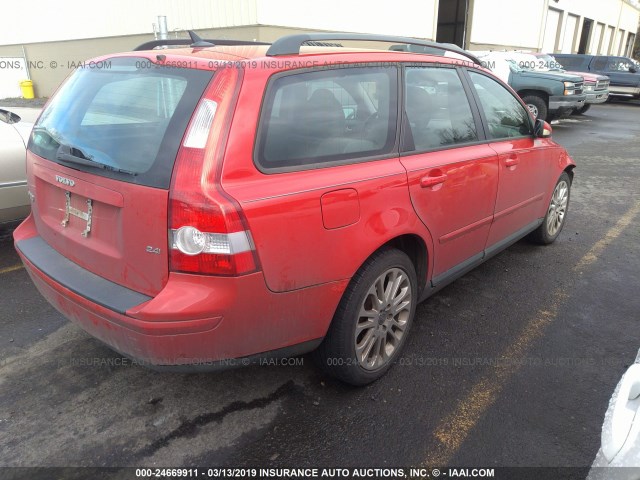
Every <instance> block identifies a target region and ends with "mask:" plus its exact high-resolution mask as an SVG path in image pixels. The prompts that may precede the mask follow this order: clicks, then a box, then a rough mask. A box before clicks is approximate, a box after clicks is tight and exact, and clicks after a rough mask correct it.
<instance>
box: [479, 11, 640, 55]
mask: <svg viewBox="0 0 640 480" xmlns="http://www.w3.org/2000/svg"><path fill="white" fill-rule="evenodd" d="M472 5H473V16H472V18H473V21H472V25H471V34H470V36H469V39H470V45H469V47H470V48H471V49H474V48H475V49H481V50H485V49H487V48H491V47H492V46H495V48H496V49H499V48H517V49H523V50H527V49H529V50H542V51H546V52H554V51H555V52H562V53H575V52H577V49H578V45H579V42H580V35H581V32H582V26H583V21H584V19H585V18H588V19H590V20H592V21H593V26H592V31H591V36H590V41H589V43H588V46H587V52H586V53H593V54H597V53H602V54H607V53H609V52H612V53H617V49H618V47H619V46H620V42H622V50H624V48H625V46H626V38H627V35H628V32H632V33H635V32H636V31H637V29H638V19H639V17H640V12H639V11H638V9H637V8H635V7H633V6H632V5H630V4H629V3H627V2H626V1H625V0H558V1H555V0H553V1H551V0H474V1H473V4H472ZM558 16H559V17H560V22H559V23H558ZM621 31H622V32H624V39H622V38H621V36H620V35H621V33H620V32H621ZM612 35H613V36H612ZM612 39H613V41H612Z"/></svg>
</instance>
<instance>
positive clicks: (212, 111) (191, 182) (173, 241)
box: [169, 68, 259, 275]
mask: <svg viewBox="0 0 640 480" xmlns="http://www.w3.org/2000/svg"><path fill="white" fill-rule="evenodd" d="M239 75H240V72H239V70H238V69H235V68H225V69H222V70H221V71H218V72H217V73H216V74H215V76H214V78H213V80H212V82H211V84H210V85H209V87H208V88H207V91H206V92H205V94H204V96H203V98H202V99H201V100H200V103H199V104H198V107H197V109H196V113H195V114H194V116H193V118H192V119H191V122H190V123H189V127H188V128H187V131H186V133H185V137H184V139H183V141H182V146H181V147H180V150H179V151H178V156H177V158H176V164H175V167H174V170H173V178H172V180H171V191H170V193H169V246H170V258H169V269H170V270H171V271H174V272H188V273H198V274H207V275H242V274H246V273H251V272H255V271H256V270H258V269H259V263H258V257H257V255H256V252H255V247H254V244H253V240H252V239H251V234H250V232H249V229H248V227H247V222H246V220H245V218H244V215H243V213H242V209H241V208H240V205H239V204H238V202H237V201H235V200H234V199H233V198H231V197H230V196H229V195H228V194H227V193H226V192H225V191H224V190H223V189H222V186H221V185H220V174H221V168H220V167H221V165H222V158H223V156H224V151H225V147H226V143H227V136H228V134H229V126H230V123H231V118H232V116H233V108H232V107H233V105H234V104H235V97H236V96H237V90H238V87H239V84H240V82H239Z"/></svg>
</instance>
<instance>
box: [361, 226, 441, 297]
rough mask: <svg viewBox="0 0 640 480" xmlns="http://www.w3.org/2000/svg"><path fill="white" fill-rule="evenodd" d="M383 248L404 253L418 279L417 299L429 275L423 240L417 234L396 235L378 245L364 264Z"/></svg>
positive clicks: (428, 256) (426, 251) (427, 258)
mask: <svg viewBox="0 0 640 480" xmlns="http://www.w3.org/2000/svg"><path fill="white" fill-rule="evenodd" d="M385 248H395V249H397V250H400V251H401V252H403V253H405V254H406V255H407V256H408V257H409V259H410V260H411V263H413V266H414V268H415V269H416V277H417V278H418V298H419V297H420V295H422V292H423V290H424V288H425V286H426V284H427V274H428V273H429V263H428V262H429V260H430V258H431V257H430V254H429V250H428V248H427V244H426V242H425V241H424V239H423V238H422V237H421V236H420V235H417V234H412V233H407V234H403V235H398V236H397V237H394V238H392V239H390V240H388V241H387V242H385V243H384V244H382V245H380V247H378V248H377V249H376V250H375V251H374V252H372V253H371V255H369V257H367V258H366V259H365V261H364V262H363V263H362V264H363V265H364V263H365V262H366V261H367V260H368V259H369V258H371V257H372V256H373V255H375V254H376V253H377V252H379V251H380V250H383V249H385Z"/></svg>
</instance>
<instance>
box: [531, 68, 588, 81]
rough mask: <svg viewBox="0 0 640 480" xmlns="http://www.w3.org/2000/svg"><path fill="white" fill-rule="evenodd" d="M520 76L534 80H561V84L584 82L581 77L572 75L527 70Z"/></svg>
mask: <svg viewBox="0 0 640 480" xmlns="http://www.w3.org/2000/svg"><path fill="white" fill-rule="evenodd" d="M520 75H524V76H526V77H533V78H546V79H549V80H559V81H561V82H582V81H583V79H582V77H581V76H580V75H572V74H568V73H565V72H540V71H530V70H526V71H524V72H520Z"/></svg>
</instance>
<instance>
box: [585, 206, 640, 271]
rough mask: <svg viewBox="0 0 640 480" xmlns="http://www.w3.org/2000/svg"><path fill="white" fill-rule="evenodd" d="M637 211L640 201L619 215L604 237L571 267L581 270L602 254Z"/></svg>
mask: <svg viewBox="0 0 640 480" xmlns="http://www.w3.org/2000/svg"><path fill="white" fill-rule="evenodd" d="M638 213H640V201H638V202H636V204H635V205H634V206H633V207H631V209H629V210H628V211H627V213H625V214H624V215H623V216H622V217H620V220H618V221H617V222H616V224H615V225H614V226H613V227H611V229H610V230H609V231H608V232H607V234H606V235H605V236H604V237H602V238H601V239H600V240H598V241H597V242H596V243H595V244H594V245H593V247H591V249H590V250H589V251H588V252H587V253H586V254H585V256H584V257H582V258H581V259H580V261H579V262H578V263H577V264H576V266H575V267H574V268H573V269H574V270H576V271H578V270H582V269H583V268H584V267H587V266H589V265H591V264H592V263H593V262H595V261H596V260H597V259H598V257H599V256H600V254H602V252H603V251H604V249H605V248H607V246H608V245H609V244H610V243H611V242H612V241H613V240H615V239H616V238H617V237H618V236H619V235H620V234H621V233H622V231H623V230H624V229H625V228H627V227H628V226H629V224H630V223H631V221H632V220H633V217H635V216H636V215H637V214H638Z"/></svg>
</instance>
